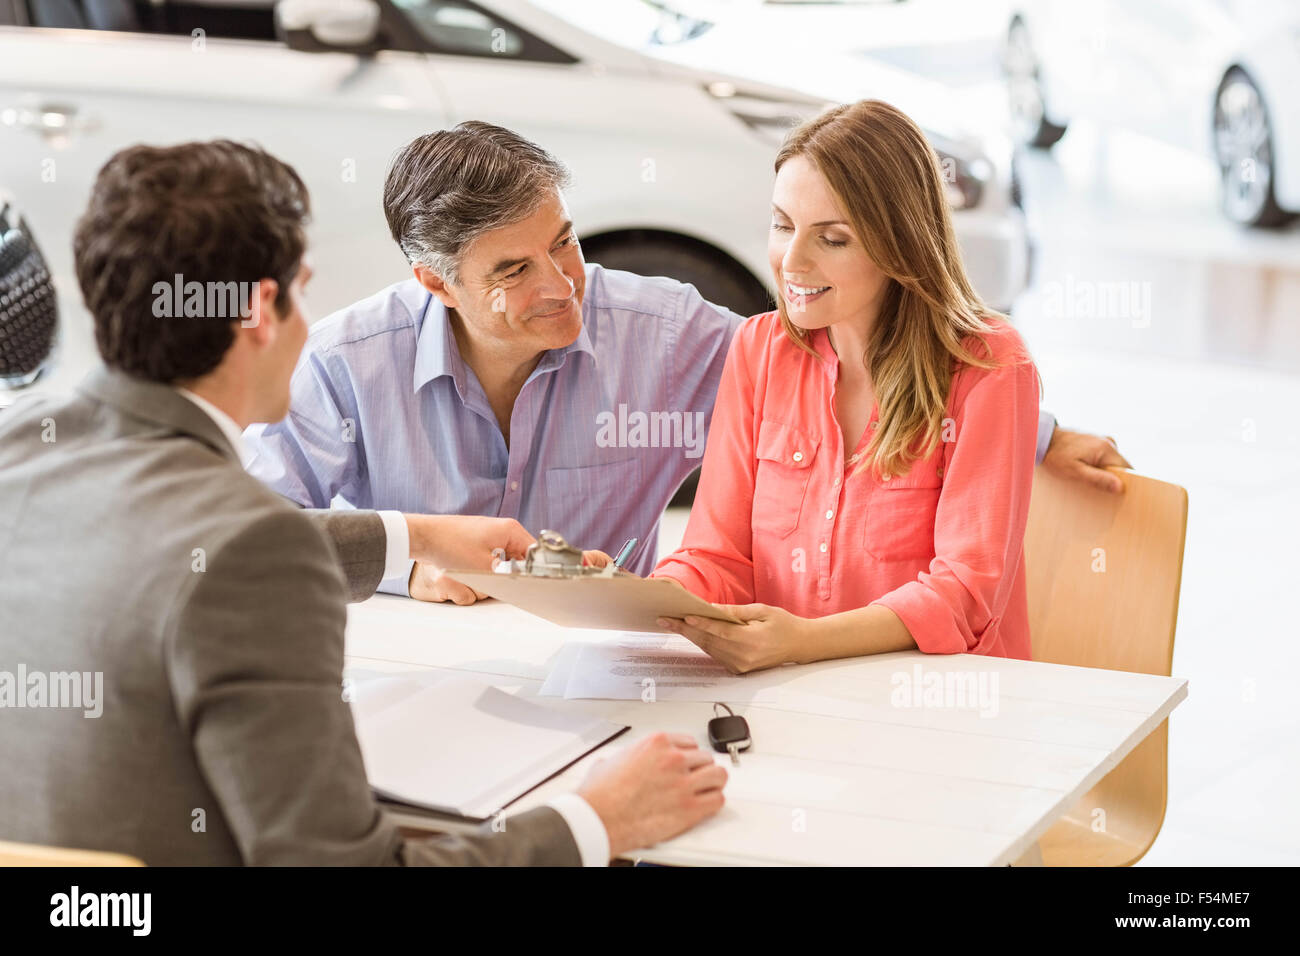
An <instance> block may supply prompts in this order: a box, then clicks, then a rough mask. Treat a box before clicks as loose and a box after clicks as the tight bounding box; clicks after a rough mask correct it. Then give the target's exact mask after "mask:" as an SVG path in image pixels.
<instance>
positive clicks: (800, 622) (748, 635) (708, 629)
mask: <svg viewBox="0 0 1300 956" xmlns="http://www.w3.org/2000/svg"><path fill="white" fill-rule="evenodd" d="M719 607H722V608H723V609H724V610H727V611H730V612H731V614H732V615H733V616H735V617H737V618H739V619H740V620H742V621H744V623H743V624H731V623H729V622H727V621H717V620H714V619H713V618H708V617H695V616H693V615H690V616H687V618H686V619H685V620H684V621H683V620H679V619H677V618H672V617H661V618H659V621H658V623H659V626H660V627H663V628H667V629H668V630H670V631H672V632H673V633H675V634H680V635H682V637H685V638H687V639H688V640H690V641H691V642H692V643H694V644H697V645H699V647H700V648H701V649H702V650H704V651H705V652H707V653H708V655H709V656H710V657H712V658H713V659H714V660H715V661H717V662H718V663H720V664H722V665H723V666H724V667H726V668H727V669H728V670H729V671H731V672H732V673H733V674H746V673H748V672H749V671H757V670H762V669H763V668H765V667H776V666H777V665H779V664H784V663H786V662H787V661H794V660H797V659H798V658H797V653H798V648H799V647H801V646H803V644H804V643H805V642H804V641H803V639H802V637H801V635H802V633H803V629H804V628H805V627H807V625H808V619H807V618H802V617H799V616H797V615H795V614H791V613H790V612H789V611H784V610H782V609H781V608H779V607H771V606H769V605H767V604H722V605H719Z"/></svg>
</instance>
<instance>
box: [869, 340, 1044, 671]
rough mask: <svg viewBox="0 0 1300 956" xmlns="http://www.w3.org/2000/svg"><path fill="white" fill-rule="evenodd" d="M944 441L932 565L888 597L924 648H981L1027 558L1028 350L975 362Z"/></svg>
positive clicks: (1032, 399)
mask: <svg viewBox="0 0 1300 956" xmlns="http://www.w3.org/2000/svg"><path fill="white" fill-rule="evenodd" d="M967 371H968V374H969V375H970V377H971V379H970V382H971V383H970V384H969V387H968V389H967V390H966V394H965V396H964V397H961V396H954V397H955V398H959V399H960V401H959V404H958V405H957V408H956V410H955V414H954V422H955V441H953V442H951V443H949V445H948V446H946V448H945V455H944V461H945V464H944V481H943V490H942V492H941V493H940V495H939V503H938V507H937V509H936V512H935V529H934V551H935V556H934V558H933V560H931V562H930V566H929V570H928V571H923V572H921V573H920V574H919V575H918V576H917V579H916V580H913V581H909V582H908V583H907V584H904V585H902V586H901V587H898V588H896V589H894V590H893V591H890V592H889V593H887V594H885V595H883V596H882V597H880V598H878V599H877V600H875V601H873V602H871V603H873V604H880V605H883V606H885V607H887V608H889V609H890V610H892V611H893V612H894V613H895V614H897V615H898V616H899V618H901V619H902V621H903V623H904V624H905V625H906V626H907V629H908V630H909V631H910V632H911V634H912V638H913V639H914V640H915V641H916V645H917V647H919V648H920V649H921V650H922V651H925V652H927V653H931V654H960V653H967V652H969V653H981V652H982V649H983V648H984V647H985V646H987V644H986V642H988V643H991V642H992V639H994V638H995V637H996V634H997V625H998V621H999V620H1000V618H1001V616H1002V614H1003V612H1004V611H1005V610H1006V608H1007V604H1008V601H1009V599H1010V596H1011V591H1012V588H1013V587H1014V585H1015V578H1016V572H1017V569H1018V567H1019V565H1020V562H1021V561H1022V560H1023V552H1024V534H1025V525H1026V523H1027V521H1028V518H1029V495H1030V491H1031V489H1032V486H1033V478H1034V462H1035V453H1036V450H1037V449H1036V446H1037V445H1038V438H1039V414H1038V395H1039V379H1038V372H1037V370H1036V369H1035V368H1034V365H1033V363H1032V362H1030V361H1028V359H1027V358H1024V357H1023V356H1022V357H1021V358H1020V360H1019V361H1016V362H1015V363H1014V364H1012V363H1007V364H1003V365H1001V366H999V367H997V368H995V369H991V370H980V369H969V370H967Z"/></svg>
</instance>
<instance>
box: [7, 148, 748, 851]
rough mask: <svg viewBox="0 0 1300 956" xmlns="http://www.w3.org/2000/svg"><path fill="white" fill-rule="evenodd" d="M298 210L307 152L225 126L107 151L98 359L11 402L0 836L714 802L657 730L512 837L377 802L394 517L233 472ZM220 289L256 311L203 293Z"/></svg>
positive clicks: (85, 235)
mask: <svg viewBox="0 0 1300 956" xmlns="http://www.w3.org/2000/svg"><path fill="white" fill-rule="evenodd" d="M307 207H308V200H307V195H306V190H305V188H304V187H303V185H302V182H301V180H299V178H298V177H297V175H296V174H295V173H294V172H293V170H292V169H290V168H289V167H287V166H285V165H284V164H283V163H280V162H279V161H278V160H276V159H274V158H273V157H271V156H269V155H267V154H265V153H262V152H260V151H258V150H254V149H249V148H246V147H243V146H240V145H237V144H234V143H230V142H214V143H194V144H187V145H183V146H177V147H169V148H163V149H160V148H153V147H134V148H132V149H128V150H124V151H123V152H121V153H119V154H117V155H116V156H114V157H113V158H112V159H111V160H110V161H109V162H108V163H107V164H106V165H105V167H104V169H103V170H101V172H100V175H99V178H98V180H97V182H96V185H95V189H94V192H93V195H92V198H91V202H90V207H89V208H88V210H87V212H86V214H85V215H84V216H83V217H82V220H81V222H80V223H79V225H78V228H77V233H76V238H75V243H74V248H75V256H76V265H77V275H78V279H79V281H80V284H81V288H82V293H83V295H84V297H85V300H86V304H87V306H88V307H89V309H90V311H91V313H92V314H93V315H94V318H95V332H96V340H97V342H98V345H99V350H100V353H101V355H102V356H103V358H104V361H105V365H106V367H105V368H102V369H99V370H97V371H96V372H94V373H92V375H90V376H89V377H88V378H87V380H86V381H85V382H84V383H83V384H82V385H81V386H80V388H79V389H78V391H77V393H76V394H75V395H73V396H71V397H67V398H44V399H35V400H32V401H29V402H26V403H19V404H17V405H15V406H14V407H13V408H11V409H10V410H8V411H7V412H5V413H4V415H3V416H2V417H0V767H3V768H4V772H3V773H2V774H0V840H16V841H22V842H32V843H42V844H51V845H63V846H75V847H81V848H89V849H103V850H114V851H119V852H125V853H129V854H133V855H135V856H138V857H140V858H141V859H143V860H144V861H145V862H146V863H150V864H236V863H249V864H578V863H587V864H603V863H606V862H608V860H609V858H610V857H611V856H612V855H618V854H621V853H625V852H627V851H629V850H631V849H634V848H636V847H638V846H646V845H650V844H653V843H655V842H658V841H660V840H663V839H667V838H668V837H670V836H673V835H675V834H677V833H679V832H681V831H683V830H685V829H687V828H689V827H691V826H693V825H694V824H695V823H697V822H699V821H700V820H703V819H705V818H706V817H708V816H710V815H712V814H713V813H716V812H717V810H718V809H719V808H720V807H721V805H722V802H723V797H722V787H723V785H724V783H725V779H726V774H725V771H724V770H723V769H722V768H721V767H718V766H716V765H715V764H714V763H713V760H712V759H711V757H710V755H709V754H707V753H705V752H702V751H701V750H700V749H699V748H698V747H697V746H696V744H695V742H694V741H693V740H692V739H691V738H689V737H688V736H686V735H669V734H659V735H655V736H652V737H650V738H647V739H645V740H643V741H641V742H640V743H639V744H637V745H636V746H634V747H632V748H630V749H629V751H628V752H627V753H626V754H625V755H623V756H622V757H619V758H616V759H612V760H609V761H606V762H604V763H603V764H602V765H600V766H598V767H597V769H596V770H595V771H593V773H592V775H591V776H589V777H588V779H587V780H586V782H585V783H584V785H583V787H582V788H581V789H580V790H579V791H578V793H576V794H568V795H565V796H563V797H560V798H558V799H556V800H554V801H552V802H551V804H550V805H548V806H543V807H540V808H537V809H535V810H532V811H529V812H526V813H521V814H518V815H516V816H513V817H511V818H509V820H508V821H507V824H506V827H505V830H504V832H501V833H489V832H482V833H478V834H474V835H469V836H463V837H447V838H422V839H406V838H403V836H402V835H401V834H399V832H398V831H397V829H396V827H395V826H394V825H393V823H392V822H391V820H390V819H389V818H388V817H387V816H386V815H385V814H384V813H383V812H382V811H381V810H380V808H379V807H378V806H377V805H376V803H375V801H374V799H373V797H372V795H371V793H370V790H369V788H368V786H367V783H366V778H365V772H364V769H363V767H362V761H361V754H360V750H359V747H358V744H357V740H356V736H355V733H354V729H353V724H352V717H351V712H350V709H349V707H348V704H347V703H346V702H345V701H344V700H343V694H342V690H341V682H342V668H343V631H344V624H345V600H346V598H347V595H348V590H349V589H350V590H351V593H352V595H353V596H354V597H361V596H364V594H365V593H366V590H367V588H369V589H371V590H373V588H374V585H375V583H377V582H378V580H379V577H380V574H381V572H382V565H383V563H384V550H385V548H384V545H383V543H382V542H383V540H384V538H385V535H384V524H383V519H381V518H380V517H379V516H378V515H376V514H375V513H374V512H369V513H353V514H346V513H344V514H339V513H334V514H331V515H327V516H319V517H318V519H317V521H313V520H312V519H311V518H309V517H308V516H306V515H305V514H304V513H303V512H301V511H300V510H298V509H297V508H296V507H295V506H294V505H292V504H291V503H289V502H287V501H286V500H285V499H283V498H281V497H279V496H278V495H276V494H274V493H273V492H271V491H270V490H268V489H267V488H266V487H265V486H263V485H262V484H261V483H260V482H258V481H257V480H256V479H254V478H252V477H250V476H249V475H247V474H245V472H244V471H243V469H242V468H241V466H240V457H239V456H240V445H241V434H240V433H241V432H242V430H243V429H244V428H245V427H247V425H249V424H250V423H252V422H261V421H275V420H277V419H279V418H281V417H283V416H284V415H285V414H286V412H287V411H288V406H289V379H290V374H291V373H292V371H293V368H294V365H295V362H296V361H297V358H298V354H299V352H300V350H301V348H302V345H303V342H304V340H305V338H306V334H307V321H306V318H305V317H304V315H303V299H302V296H303V287H304V285H305V283H306V282H307V280H308V278H309V277H310V274H311V267H310V264H309V263H308V262H307V260H306V258H305V256H304V252H305V239H304V234H303V225H304V222H305V220H306V216H307ZM173 278H175V289H176V290H179V291H178V292H177V293H176V294H175V296H173V291H172V289H171V288H169V286H171V283H172V280H173ZM192 282H196V283H198V285H197V286H195V287H193V288H194V289H197V290H198V291H197V293H195V294H198V295H199V296H200V301H199V302H197V303H195V302H194V301H193V299H192V297H191V295H190V293H191V291H193V290H192V288H191V285H190V283H192ZM228 284H240V285H238V288H240V289H243V288H244V287H245V286H246V287H247V296H248V298H247V299H246V300H244V299H243V298H242V296H241V301H243V302H246V304H245V305H241V306H240V307H239V308H238V309H237V310H235V311H223V310H221V309H217V310H216V311H215V312H214V310H213V308H212V299H211V298H210V296H212V294H213V292H212V287H213V286H218V287H222V288H224V287H226V286H227V285H228ZM205 290H206V295H207V296H209V298H207V300H206V302H204V301H202V298H203V294H204V292H205ZM220 292H221V289H220V288H219V289H218V295H219V294H220ZM181 293H184V294H183V295H182V294H181ZM169 299H171V300H172V301H169ZM181 299H183V301H181ZM440 522H441V523H440ZM448 522H452V523H448ZM408 529H409V530H410V532H411V534H410V541H409V545H410V552H411V553H412V554H414V553H416V552H420V551H423V552H426V553H427V554H428V556H429V557H428V560H430V561H433V562H435V563H437V564H439V565H441V566H453V565H456V564H458V563H461V562H462V561H465V560H473V561H481V560H483V559H484V558H485V557H486V555H487V554H488V553H489V552H490V550H491V549H492V548H494V547H500V548H502V549H504V550H506V551H507V552H508V553H517V552H519V551H520V550H521V549H522V547H523V545H524V544H525V543H526V541H527V536H526V535H525V534H524V533H523V530H522V529H521V528H519V527H518V526H517V525H515V524H514V523H513V522H504V521H501V520H499V519H475V518H460V517H451V518H447V519H433V518H430V519H428V520H423V519H415V518H412V519H410V522H409V524H408ZM345 574H346V579H347V580H345ZM441 731H442V732H444V733H453V732H454V728H442V729H441Z"/></svg>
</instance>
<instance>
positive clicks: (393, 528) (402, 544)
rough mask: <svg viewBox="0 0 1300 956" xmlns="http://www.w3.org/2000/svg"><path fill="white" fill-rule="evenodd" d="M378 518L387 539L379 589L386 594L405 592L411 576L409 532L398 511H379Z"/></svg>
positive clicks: (404, 520)
mask: <svg viewBox="0 0 1300 956" xmlns="http://www.w3.org/2000/svg"><path fill="white" fill-rule="evenodd" d="M379 520H380V521H382V522H383V523H384V535H385V538H386V540H387V544H386V546H385V548H384V578H383V581H382V582H381V584H380V590H382V591H384V592H385V593H388V594H406V593H408V582H409V581H410V578H411V532H410V531H409V530H408V529H407V527H406V519H405V518H404V517H402V513H401V512H400V511H381V512H379ZM385 585H387V586H385ZM399 585H400V586H399Z"/></svg>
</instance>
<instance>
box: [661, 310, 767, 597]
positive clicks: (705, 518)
mask: <svg viewBox="0 0 1300 956" xmlns="http://www.w3.org/2000/svg"><path fill="white" fill-rule="evenodd" d="M747 330H750V331H751V332H752V327H751V326H744V325H742V326H741V328H740V331H739V332H738V333H737V334H736V336H735V338H734V339H733V341H732V343H731V348H730V350H729V351H728V353H727V359H726V362H725V364H724V365H723V368H722V380H721V382H720V383H719V385H718V398H717V402H716V404H715V405H714V407H713V418H712V421H711V422H710V424H709V440H708V443H707V445H706V446H705V449H704V465H703V470H702V471H701V473H700V485H699V489H698V491H697V492H696V495H695V503H694V504H693V505H692V506H691V516H690V520H689V521H688V522H687V525H686V534H685V535H684V536H683V538H682V546H681V547H680V548H679V549H678V550H676V551H674V552H673V553H672V554H670V555H668V556H667V557H666V558H664V559H663V561H661V562H660V563H659V566H658V567H656V568H655V570H654V572H653V573H652V577H663V578H672V579H673V580H675V581H677V582H678V583H679V584H681V585H682V586H683V587H685V588H686V590H688V591H690V592H691V593H692V594H694V595H696V596H697V597H701V598H703V599H704V600H706V601H711V602H713V603H715V604H749V603H751V602H752V601H753V600H754V559H753V551H752V544H753V539H752V529H751V525H750V519H751V509H752V507H753V500H754V380H753V375H752V373H751V371H750V365H749V357H748V355H747V354H746V348H747V345H748V343H749V342H750V340H751V339H752V335H747V334H746V331H747Z"/></svg>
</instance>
